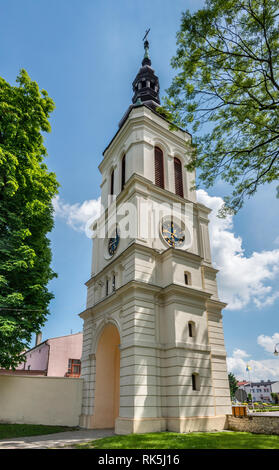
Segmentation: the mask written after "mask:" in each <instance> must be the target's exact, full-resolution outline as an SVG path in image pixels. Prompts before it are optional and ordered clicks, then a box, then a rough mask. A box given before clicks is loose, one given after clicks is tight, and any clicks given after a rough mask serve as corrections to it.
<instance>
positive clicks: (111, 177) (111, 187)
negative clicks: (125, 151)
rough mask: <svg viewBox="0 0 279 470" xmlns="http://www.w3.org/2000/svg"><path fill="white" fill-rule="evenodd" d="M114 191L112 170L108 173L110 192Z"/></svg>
mask: <svg viewBox="0 0 279 470" xmlns="http://www.w3.org/2000/svg"><path fill="white" fill-rule="evenodd" d="M113 193H114V170H112V172H111V174H110V194H113Z"/></svg>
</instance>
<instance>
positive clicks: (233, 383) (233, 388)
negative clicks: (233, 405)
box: [228, 372, 238, 399]
mask: <svg viewBox="0 0 279 470" xmlns="http://www.w3.org/2000/svg"><path fill="white" fill-rule="evenodd" d="M228 378H229V385H230V392H231V399H233V398H234V397H235V392H236V391H237V389H238V385H237V380H236V377H235V376H234V374H232V372H230V373H229V375H228Z"/></svg>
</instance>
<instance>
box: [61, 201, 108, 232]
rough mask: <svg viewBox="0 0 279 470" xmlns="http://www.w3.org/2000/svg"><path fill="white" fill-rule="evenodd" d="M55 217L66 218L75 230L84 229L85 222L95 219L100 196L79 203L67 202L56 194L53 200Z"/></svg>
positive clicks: (98, 209)
mask: <svg viewBox="0 0 279 470" xmlns="http://www.w3.org/2000/svg"><path fill="white" fill-rule="evenodd" d="M52 203H53V207H54V211H55V217H60V218H62V219H65V220H66V223H67V224H68V225H69V226H70V227H72V228H73V229H74V230H77V231H85V229H86V224H87V222H88V221H89V220H90V219H92V220H94V219H96V218H97V217H98V216H99V214H100V210H101V198H100V197H99V198H98V199H91V200H89V201H84V202H83V203H81V204H78V203H76V204H68V203H66V202H64V201H62V200H61V199H60V197H59V196H56V197H55V198H54V199H53V201H52Z"/></svg>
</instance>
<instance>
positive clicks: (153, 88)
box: [119, 39, 160, 127]
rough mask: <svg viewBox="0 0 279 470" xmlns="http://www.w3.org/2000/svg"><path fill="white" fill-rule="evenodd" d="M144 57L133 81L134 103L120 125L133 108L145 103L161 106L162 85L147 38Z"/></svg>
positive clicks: (154, 106) (152, 106) (120, 124)
mask: <svg viewBox="0 0 279 470" xmlns="http://www.w3.org/2000/svg"><path fill="white" fill-rule="evenodd" d="M144 50H145V53H144V57H143V60H142V63H141V68H140V69H139V71H138V74H137V76H136V78H135V80H134V81H133V84H132V85H133V92H134V96H133V98H132V103H133V104H131V105H130V106H129V108H128V109H127V111H126V113H125V114H124V116H123V118H122V119H121V121H120V122H119V127H121V126H122V124H123V123H124V122H125V120H126V118H127V117H128V115H129V113H130V111H131V109H132V108H134V107H136V106H139V105H145V106H147V107H148V108H151V109H152V110H153V111H156V108H157V106H160V97H159V91H160V85H159V78H158V77H157V75H155V72H154V70H153V68H152V67H151V60H150V57H149V42H148V41H147V39H146V40H145V41H144Z"/></svg>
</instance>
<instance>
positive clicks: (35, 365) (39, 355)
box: [18, 343, 49, 370]
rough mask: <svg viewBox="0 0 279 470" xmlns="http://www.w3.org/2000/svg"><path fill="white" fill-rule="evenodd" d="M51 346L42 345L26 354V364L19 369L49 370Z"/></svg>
mask: <svg viewBox="0 0 279 470" xmlns="http://www.w3.org/2000/svg"><path fill="white" fill-rule="evenodd" d="M48 353H49V345H48V344H47V343H42V344H41V345H39V346H38V347H37V348H35V349H32V350H31V351H29V352H27V353H26V354H25V357H26V362H25V363H24V362H23V363H22V364H20V365H19V367H18V368H19V369H25V370H29V368H30V370H47V365H48Z"/></svg>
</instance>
